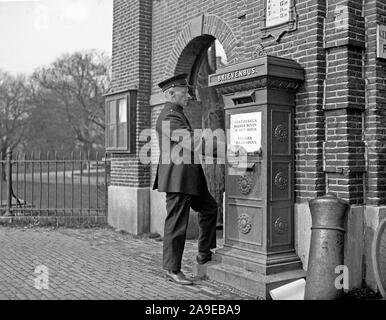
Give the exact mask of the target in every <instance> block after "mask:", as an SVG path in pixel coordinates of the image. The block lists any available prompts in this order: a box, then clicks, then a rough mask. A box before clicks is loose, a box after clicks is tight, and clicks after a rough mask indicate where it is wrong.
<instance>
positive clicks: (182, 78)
mask: <svg viewBox="0 0 386 320" xmlns="http://www.w3.org/2000/svg"><path fill="white" fill-rule="evenodd" d="M187 78H188V74H186V73H183V74H179V75H176V76H173V77H171V78H169V79H166V80H164V81H162V82H160V83H159V84H158V86H159V87H160V88H161V90H162V91H166V90H167V89H169V88H173V87H188V89H189V94H190V95H191V96H192V95H193V88H192V86H191V85H189V83H188V80H187Z"/></svg>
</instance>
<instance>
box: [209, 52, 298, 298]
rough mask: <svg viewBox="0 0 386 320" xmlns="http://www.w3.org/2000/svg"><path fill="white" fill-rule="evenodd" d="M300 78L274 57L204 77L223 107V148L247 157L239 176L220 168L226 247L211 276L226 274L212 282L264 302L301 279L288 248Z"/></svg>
mask: <svg viewBox="0 0 386 320" xmlns="http://www.w3.org/2000/svg"><path fill="white" fill-rule="evenodd" d="M303 78H304V76H303V69H302V68H301V67H300V66H299V65H298V64H297V63H296V62H294V61H292V60H288V59H283V58H278V57H274V56H263V57H260V58H258V59H255V60H252V61H248V62H244V63H240V64H236V65H233V66H229V67H226V68H223V69H220V70H218V71H217V73H215V74H212V75H210V76H209V86H215V87H216V88H217V90H218V92H219V94H221V95H222V97H223V99H224V104H225V119H226V126H225V127H226V130H227V135H226V137H227V142H228V143H232V144H239V145H243V146H244V147H245V148H246V150H247V151H248V165H247V168H246V169H245V170H244V171H243V172H242V173H240V174H238V172H237V170H235V169H234V168H233V167H232V166H231V165H230V164H228V165H227V166H226V178H225V179H226V181H225V183H226V189H225V216H224V218H225V221H224V247H223V248H220V249H217V250H216V254H215V260H216V263H217V266H216V267H214V268H215V270H214V271H213V272H211V273H210V274H212V275H213V274H214V275H215V274H216V272H217V273H220V272H226V273H228V274H227V276H226V277H224V276H218V277H217V278H216V276H214V279H215V280H220V279H224V278H226V279H228V280H227V281H228V284H231V285H233V286H235V287H240V289H244V290H245V289H247V290H248V288H245V287H243V286H244V285H243V283H244V284H248V287H249V288H250V290H248V291H252V292H253V293H256V294H259V295H262V296H266V295H267V292H268V290H270V289H273V288H274V287H277V286H279V285H282V284H284V283H286V282H289V281H293V280H296V279H298V278H299V277H302V276H303V275H304V272H302V268H301V267H302V266H301V261H300V259H299V257H298V256H297V255H296V253H295V248H294V107H295V94H296V90H297V89H298V87H299V85H300V84H301V82H302V81H303ZM219 264H220V266H221V265H222V266H224V268H221V267H219ZM208 268H210V267H208ZM220 269H221V270H220ZM225 270H227V271H225ZM244 271H245V272H244ZM291 271H293V272H291ZM270 275H272V276H270ZM242 277H244V278H245V277H249V278H250V279H247V280H246V279H244V280H243V278H242ZM232 279H234V280H232ZM220 281H221V280H220Z"/></svg>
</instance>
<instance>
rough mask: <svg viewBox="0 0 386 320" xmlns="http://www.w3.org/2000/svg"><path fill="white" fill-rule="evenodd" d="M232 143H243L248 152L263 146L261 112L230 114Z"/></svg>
mask: <svg viewBox="0 0 386 320" xmlns="http://www.w3.org/2000/svg"><path fill="white" fill-rule="evenodd" d="M229 140H230V144H234V145H241V146H243V147H244V148H245V149H246V150H247V152H255V151H258V150H259V149H260V148H261V112H248V113H239V114H232V115H230V137H229Z"/></svg>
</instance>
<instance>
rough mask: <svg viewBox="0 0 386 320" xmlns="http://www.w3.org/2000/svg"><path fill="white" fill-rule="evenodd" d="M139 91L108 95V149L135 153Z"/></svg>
mask: <svg viewBox="0 0 386 320" xmlns="http://www.w3.org/2000/svg"><path fill="white" fill-rule="evenodd" d="M136 105H137V93H136V91H134V90H129V91H126V92H123V93H119V94H111V95H108V96H106V129H105V130H106V150H107V151H124V152H129V153H135V151H136V150H135V141H136V137H135V132H136Z"/></svg>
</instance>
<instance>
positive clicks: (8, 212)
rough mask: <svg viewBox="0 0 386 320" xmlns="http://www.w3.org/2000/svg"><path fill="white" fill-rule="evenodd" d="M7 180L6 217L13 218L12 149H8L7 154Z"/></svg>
mask: <svg viewBox="0 0 386 320" xmlns="http://www.w3.org/2000/svg"><path fill="white" fill-rule="evenodd" d="M6 164H7V165H6V167H7V172H6V179H7V204H6V208H5V215H4V216H12V213H11V206H12V149H11V148H10V147H8V148H7V154H6Z"/></svg>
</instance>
